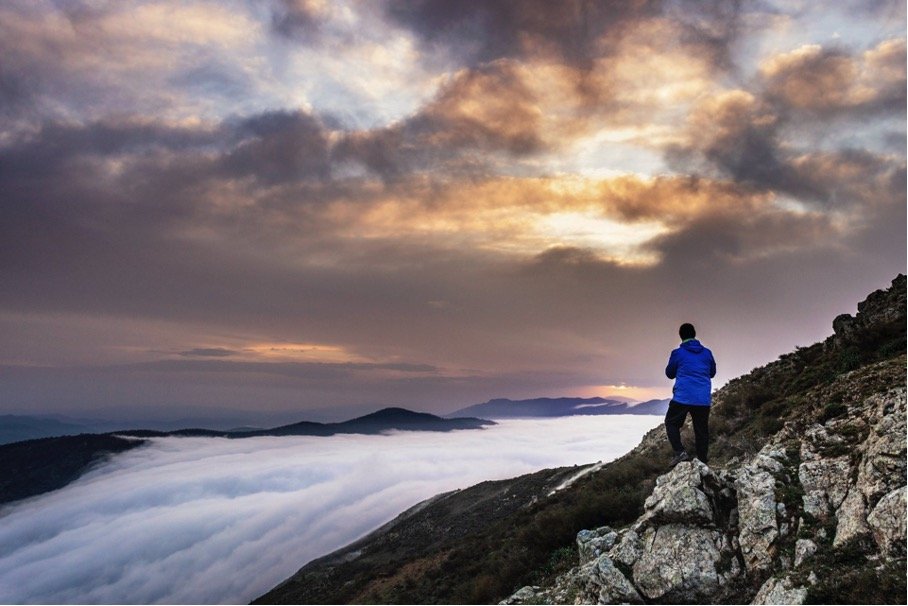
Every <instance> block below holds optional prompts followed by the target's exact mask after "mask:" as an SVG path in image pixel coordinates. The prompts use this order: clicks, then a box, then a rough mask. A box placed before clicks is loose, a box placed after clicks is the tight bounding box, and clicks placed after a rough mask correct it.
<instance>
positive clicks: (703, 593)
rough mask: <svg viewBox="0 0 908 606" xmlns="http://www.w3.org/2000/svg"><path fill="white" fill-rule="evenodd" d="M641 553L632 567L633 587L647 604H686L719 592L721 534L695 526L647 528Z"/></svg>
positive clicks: (722, 544) (724, 543)
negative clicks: (648, 600)
mask: <svg viewBox="0 0 908 606" xmlns="http://www.w3.org/2000/svg"><path fill="white" fill-rule="evenodd" d="M643 544H644V546H645V547H644V551H643V554H642V555H641V556H640V558H639V559H638V560H637V561H636V562H635V563H634V568H633V574H634V583H635V584H636V586H637V587H638V588H639V589H640V591H641V592H642V593H643V594H644V595H645V596H646V597H647V598H648V599H650V600H661V601H665V600H671V601H674V602H676V603H689V602H694V601H699V600H703V599H706V598H708V597H710V596H712V595H713V594H715V593H716V592H717V591H718V590H719V571H718V570H717V568H718V567H719V564H720V562H722V559H723V557H722V551H723V550H727V547H728V545H727V542H726V541H725V537H724V536H723V534H722V533H721V532H719V531H717V530H712V529H708V528H701V527H697V526H684V525H680V524H668V525H665V526H659V527H657V528H649V529H648V530H647V531H646V533H645V534H644V536H643Z"/></svg>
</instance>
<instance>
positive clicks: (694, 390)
mask: <svg viewBox="0 0 908 606" xmlns="http://www.w3.org/2000/svg"><path fill="white" fill-rule="evenodd" d="M665 376H666V377H668V378H669V379H675V388H674V389H673V390H672V393H673V398H672V399H673V400H674V401H675V402H677V403H678V404H692V405H694V406H709V405H710V404H711V403H712V382H711V381H710V379H711V378H713V377H714V376H716V360H715V358H713V352H711V351H710V350H708V349H707V348H705V347H703V345H701V344H700V341H697V340H696V339H688V340H687V341H684V342H683V343H681V347H679V348H678V349H675V350H674V351H672V355H671V356H669V358H668V366H666V367H665Z"/></svg>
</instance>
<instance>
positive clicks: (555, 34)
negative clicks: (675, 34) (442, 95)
mask: <svg viewBox="0 0 908 606" xmlns="http://www.w3.org/2000/svg"><path fill="white" fill-rule="evenodd" d="M661 4H662V3H661V2H620V3H604V2H583V1H579V0H578V1H570V2H546V1H545V0H532V1H530V2H520V1H516V0H515V1H512V0H505V1H501V2H482V1H481V0H455V1H447V0H392V1H391V2H389V3H388V6H387V10H388V14H389V15H390V16H391V17H392V18H394V19H395V20H397V21H398V22H400V23H401V24H403V25H405V26H407V27H409V28H411V29H412V30H413V31H414V32H415V33H416V34H417V35H418V36H419V37H420V38H421V39H422V40H423V41H424V42H425V43H426V44H430V45H432V44H440V45H444V46H445V47H447V48H448V49H450V51H451V52H452V53H453V54H455V55H457V56H459V57H460V58H461V59H462V60H463V61H464V62H465V63H467V64H469V65H476V64H480V63H486V62H490V61H494V60H496V59H502V58H515V57H520V56H524V55H526V54H529V53H530V52H532V51H534V50H542V51H548V52H551V53H554V54H555V55H557V56H559V57H560V58H561V59H563V60H565V61H567V62H568V63H570V64H574V65H578V66H586V65H589V63H590V60H591V59H592V58H593V57H594V56H595V53H596V52H597V51H596V50H595V46H596V44H597V43H598V42H599V38H600V36H601V35H602V34H603V32H606V31H611V30H615V31H619V30H620V29H621V28H622V27H623V25H624V24H626V23H627V22H632V21H634V20H635V19H639V18H641V17H644V16H654V15H656V14H658V12H659V10H660V8H661Z"/></svg>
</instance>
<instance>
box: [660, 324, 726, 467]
mask: <svg viewBox="0 0 908 606" xmlns="http://www.w3.org/2000/svg"><path fill="white" fill-rule="evenodd" d="M678 335H679V336H680V337H681V346H680V347H678V348H677V349H675V350H673V351H672V353H671V355H670V356H669V358H668V366H666V367H665V376H666V377H668V378H669V379H674V380H675V387H674V389H673V390H672V401H671V402H669V404H668V411H667V412H666V413H665V432H666V433H667V434H668V441H669V443H670V444H671V445H672V449H674V451H675V456H674V458H672V461H671V466H672V467H674V466H675V465H677V464H678V463H680V462H681V461H689V460H690V455H689V454H687V452H686V451H685V450H684V445H683V444H682V443H681V427H682V426H683V425H684V421H685V420H686V419H687V415H688V413H690V416H691V419H693V423H694V438H695V440H696V445H697V458H698V459H700V460H701V461H702V462H703V463H707V462H708V461H707V459H708V455H709V407H710V405H711V404H712V381H710V379H712V378H713V377H714V376H716V360H715V358H713V352H711V351H710V350H708V349H707V348H705V347H703V345H701V344H700V341H698V340H697V339H696V338H695V337H696V336H697V331H696V330H695V329H694V326H693V324H686V323H685V324H682V325H681V328H680V329H679V330H678Z"/></svg>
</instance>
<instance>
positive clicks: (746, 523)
mask: <svg viewBox="0 0 908 606" xmlns="http://www.w3.org/2000/svg"><path fill="white" fill-rule="evenodd" d="M770 450H771V449H770V448H764V451H761V452H760V453H759V454H758V455H757V456H756V457H754V459H753V460H752V461H751V462H750V463H748V464H747V465H744V466H743V467H742V468H741V469H740V470H739V472H738V473H737V477H736V478H735V490H736V492H737V497H738V526H739V530H738V541H739V543H740V546H741V554H742V555H743V558H744V565H745V566H746V567H747V570H748V571H749V572H754V571H764V570H768V569H769V568H770V567H771V566H772V563H773V558H774V556H775V553H776V551H777V549H776V541H777V539H778V538H779V527H778V523H777V521H776V512H777V511H778V508H779V507H778V506H779V504H778V503H777V502H776V478H775V475H778V474H781V473H782V470H783V466H782V464H781V463H780V462H779V461H778V459H777V457H779V456H781V455H780V453H778V452H777V451H773V454H774V455H775V457H773V456H769V455H768V454H767V451H770Z"/></svg>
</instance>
